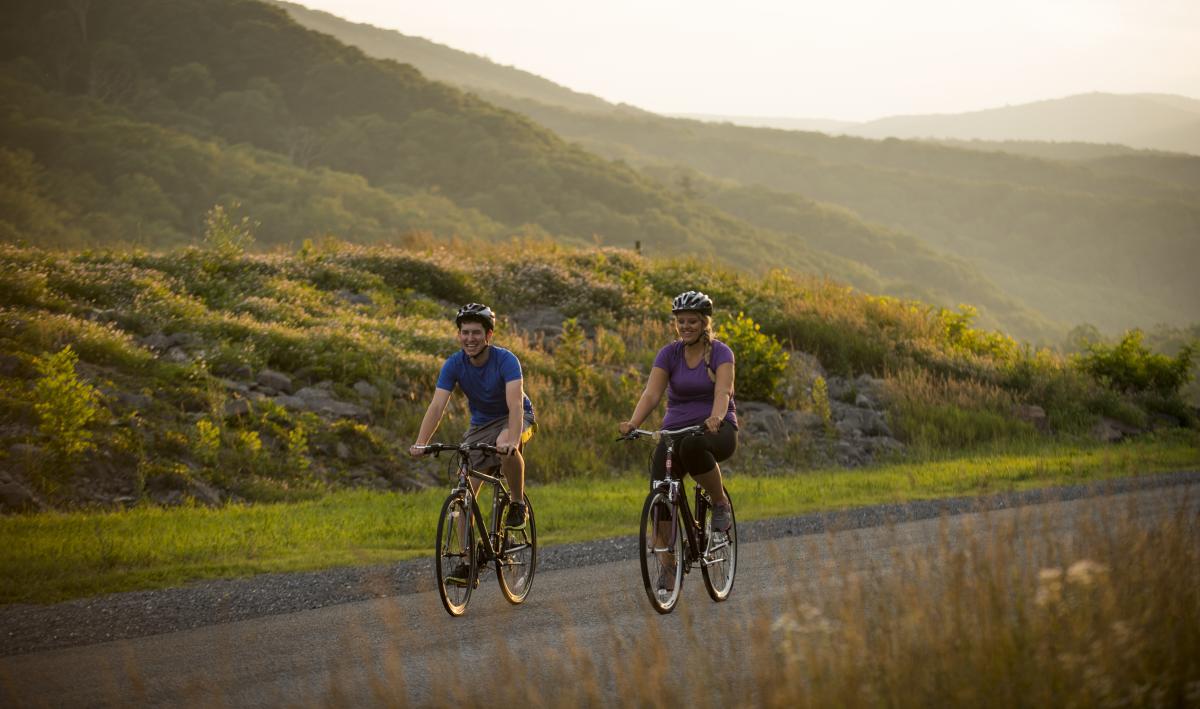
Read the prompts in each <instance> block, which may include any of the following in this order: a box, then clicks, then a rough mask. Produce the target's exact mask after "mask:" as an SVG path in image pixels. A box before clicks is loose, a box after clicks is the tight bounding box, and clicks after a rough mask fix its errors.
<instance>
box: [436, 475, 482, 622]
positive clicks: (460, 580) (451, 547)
mask: <svg viewBox="0 0 1200 709" xmlns="http://www.w3.org/2000/svg"><path fill="white" fill-rule="evenodd" d="M434 565H435V568H436V572H437V588H438V595H439V596H441V599H442V606H444V607H445V608H446V612H447V613H449V614H450V615H452V616H460V615H462V614H463V613H465V612H466V610H467V602H468V601H470V600H471V590H472V589H473V588H474V587H475V577H476V575H477V574H478V573H479V568H478V566H477V565H476V560H475V529H474V522H473V520H472V519H471V508H470V506H469V505H468V504H467V499H466V497H465V496H464V495H463V494H461V493H457V492H455V493H451V494H450V496H449V497H447V498H446V501H445V502H444V503H442V513H441V516H440V517H438V526H437V547H436V548H435V549H434ZM464 567H465V571H464ZM464 577H465V578H464Z"/></svg>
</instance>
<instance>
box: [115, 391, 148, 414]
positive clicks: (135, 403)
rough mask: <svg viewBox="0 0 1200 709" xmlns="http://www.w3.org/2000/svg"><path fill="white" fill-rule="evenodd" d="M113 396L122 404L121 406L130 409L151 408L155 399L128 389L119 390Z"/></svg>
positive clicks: (141, 409)
mask: <svg viewBox="0 0 1200 709" xmlns="http://www.w3.org/2000/svg"><path fill="white" fill-rule="evenodd" d="M113 398H115V399H116V400H117V403H119V404H121V406H124V407H125V408H128V409H133V410H135V411H144V410H146V409H148V408H150V405H151V404H153V403H154V400H153V399H151V398H150V397H148V396H146V395H145V394H134V393H133V392H128V391H118V392H116V393H115V394H113Z"/></svg>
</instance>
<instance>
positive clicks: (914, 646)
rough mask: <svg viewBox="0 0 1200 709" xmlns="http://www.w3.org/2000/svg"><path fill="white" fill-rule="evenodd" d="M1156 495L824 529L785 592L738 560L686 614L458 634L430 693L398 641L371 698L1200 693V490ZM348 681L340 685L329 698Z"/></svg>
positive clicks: (1035, 700) (674, 700)
mask: <svg viewBox="0 0 1200 709" xmlns="http://www.w3.org/2000/svg"><path fill="white" fill-rule="evenodd" d="M1131 499H1132V498H1131ZM1145 504H1152V503H1147V502H1145V501H1144V500H1143V501H1142V502H1129V501H1120V502H1117V501H1102V502H1098V503H1088V504H1086V505H1083V506H1081V507H1080V508H1079V511H1078V512H1072V513H1071V514H1072V515H1076V517H1075V518H1074V519H1073V520H1072V521H1071V522H1070V524H1069V525H1066V526H1064V519H1063V518H1062V517H1061V516H1060V515H1061V512H1057V511H1055V510H1054V508H1049V509H1047V510H1039V509H1038V508H1030V511H1026V512H1021V513H1019V514H1009V513H1002V514H1000V515H991V516H984V517H982V518H980V519H981V520H982V521H980V522H978V523H976V524H974V525H972V524H968V523H965V522H963V521H962V520H960V519H950V520H943V521H942V522H941V534H940V538H939V540H938V541H937V542H936V543H935V544H933V545H932V546H929V545H927V544H924V543H913V540H907V543H908V544H909V545H908V546H905V543H906V534H907V532H906V531H905V529H904V528H903V527H901V528H897V529H895V530H888V531H887V534H886V535H884V536H888V537H892V538H894V539H896V540H898V541H899V542H900V545H899V546H898V547H895V548H898V549H899V551H895V552H892V553H890V554H888V553H884V554H881V555H877V556H871V555H869V554H868V555H865V556H863V555H855V556H854V558H848V557H843V556H839V553H838V552H836V551H831V549H835V548H836V547H835V545H832V544H828V545H826V544H825V543H824V540H822V539H819V538H817V539H814V540H812V541H811V542H810V543H809V550H808V552H807V554H806V556H808V557H809V558H810V559H813V560H815V561H814V563H813V564H811V565H810V566H815V567H816V568H819V569H821V570H820V571H819V572H818V573H806V574H804V575H797V574H789V573H788V570H789V568H796V566H795V565H792V566H789V563H788V562H789V560H788V559H786V558H780V557H778V556H777V557H776V558H775V559H773V560H772V563H771V565H769V568H771V569H774V570H775V573H774V574H768V575H767V576H765V577H764V575H763V574H762V573H761V572H760V573H757V574H756V578H755V580H754V582H753V583H755V585H759V584H761V583H766V584H767V585H768V586H770V584H772V583H777V584H779V585H780V588H779V589H778V590H779V593H775V594H772V593H770V592H769V589H768V592H767V593H765V594H764V593H760V594H757V597H755V598H753V599H751V598H748V597H747V596H748V595H749V594H748V589H747V588H745V586H747V585H749V584H750V583H751V581H749V580H747V579H746V578H743V579H739V580H740V582H741V584H742V585H743V588H741V589H739V590H740V591H741V595H742V598H740V599H739V598H738V593H737V592H736V591H735V595H734V598H733V600H731V601H730V602H729V603H726V604H722V605H712V604H708V603H704V601H703V597H702V594H700V593H698V592H697V593H696V594H695V595H693V596H691V597H689V598H688V599H687V602H686V603H685V604H684V605H683V607H682V608H681V609H680V611H679V612H677V613H676V614H675V615H673V616H667V617H659V616H656V615H655V614H652V613H649V612H647V613H646V614H644V615H643V616H641V617H640V618H639V617H635V618H634V619H633V622H632V628H631V627H630V625H629V624H626V625H625V626H622V627H621V628H618V626H617V625H616V624H615V623H614V624H613V625H612V626H604V625H603V624H602V625H601V626H600V627H597V626H596V625H595V624H591V625H589V624H588V623H586V622H580V621H579V620H578V619H577V617H576V615H575V613H574V611H573V610H572V609H569V608H565V607H564V608H562V609H561V610H560V611H559V612H560V615H561V621H562V622H561V625H562V627H563V628H565V630H564V631H563V632H562V633H561V634H560V635H559V636H558V638H559V639H558V640H557V641H556V642H554V643H553V644H552V645H551V646H545V645H535V644H530V641H529V639H528V637H529V636H528V635H525V634H524V633H521V634H510V635H509V636H507V637H501V636H495V637H484V638H478V639H474V640H471V639H467V640H466V641H463V642H465V643H466V644H469V645H474V646H475V650H474V651H470V652H468V653H467V655H464V654H463V651H462V646H463V642H460V643H459V644H458V645H457V646H455V647H447V648H446V650H445V652H444V654H443V656H439V657H440V659H436V660H434V661H432V662H430V663H428V666H427V667H426V668H425V670H426V671H424V672H422V673H421V675H422V676H421V686H423V687H424V688H425V690H424V691H423V692H421V693H419V696H414V695H412V694H410V693H408V691H407V690H406V687H407V685H406V684H405V680H404V679H403V678H402V675H400V674H397V675H390V674H389V673H390V672H391V671H393V670H395V671H399V670H398V668H400V667H401V666H402V665H403V664H404V655H405V648H404V646H403V643H397V646H396V647H395V648H394V649H393V650H392V651H391V652H392V653H394V656H392V657H387V658H384V659H382V660H378V659H377V661H376V662H375V667H376V668H377V669H376V671H375V674H374V675H373V678H372V679H371V682H372V684H371V686H372V687H376V688H377V689H378V690H379V692H378V693H376V694H374V699H375V700H376V701H377V702H378V703H379V704H380V705H402V704H405V703H408V702H414V703H416V704H419V705H424V706H456V707H461V706H479V705H482V704H484V703H493V702H495V701H500V702H501V703H502V704H503V705H506V706H530V707H543V706H546V707H556V706H644V707H677V706H772V707H830V706H838V707H859V706H893V707H926V706H947V705H948V706H972V707H976V706H1005V707H1009V706H1087V707H1091V706H1162V707H1176V706H1196V705H1197V704H1198V703H1200V517H1198V514H1197V505H1196V504H1195V501H1193V500H1187V499H1181V500H1175V501H1170V502H1167V503H1165V506H1166V508H1167V509H1166V510H1165V511H1158V512H1152V513H1151V514H1147V509H1145V508H1142V509H1139V508H1138V505H1145ZM864 559H865V560H864ZM750 575H751V572H747V571H743V572H742V576H744V577H749V576H750ZM772 576H775V578H774V580H772V578H771V577H772ZM542 581H543V584H544V583H546V582H547V580H546V579H543V580H542ZM689 583H693V584H698V583H699V579H698V578H693V579H689ZM543 590H544V589H543ZM636 591H640V589H636ZM642 600H643V601H644V599H642ZM533 602H535V603H536V600H534V601H533ZM612 605H613V606H614V607H615V606H619V605H621V602H620V601H619V600H615V601H614V602H613V603H612ZM589 610H591V609H589ZM600 612H601V613H602V614H603V613H613V612H614V611H613V610H612V609H611V608H604V609H601V611H600ZM635 616H636V614H635ZM396 620H397V621H399V619H396ZM714 620H716V621H717V622H716V623H714V622H713V621H714ZM718 624H719V625H718ZM715 625H717V627H719V628H720V632H719V633H714V630H713V629H714V626H715ZM397 636H398V637H403V631H402V630H400V631H398V633H397ZM385 654H387V653H385ZM464 657H472V658H476V659H478V660H480V662H481V664H480V665H478V666H474V665H471V664H470V663H464ZM387 668H392V670H389V669H387ZM407 676H408V677H409V678H410V679H411V670H410V671H409V675H407ZM345 698H346V695H345V694H342V693H340V692H339V691H337V690H335V691H334V693H333V694H332V695H331V696H329V697H327V698H324V700H327V701H328V702H329V703H330V704H338V703H339V700H340V699H345ZM324 700H323V701H324ZM359 700H361V696H360V697H359Z"/></svg>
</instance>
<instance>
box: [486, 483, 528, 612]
mask: <svg viewBox="0 0 1200 709" xmlns="http://www.w3.org/2000/svg"><path fill="white" fill-rule="evenodd" d="M525 509H526V511H527V515H528V516H527V518H526V522H525V526H524V527H521V528H519V529H507V528H505V529H504V534H503V535H502V537H501V540H500V553H499V557H498V558H497V559H496V579H497V580H498V581H499V582H500V591H501V592H502V593H504V598H505V600H507V601H508V602H509V603H512V604H514V605H515V604H517V603H521V602H522V601H524V600H525V597H526V596H528V595H529V589H530V588H532V587H533V573H534V572H535V571H536V570H537V525H536V524H535V523H534V519H533V505H532V504H531V503H530V502H529V496H528V495H526V496H525Z"/></svg>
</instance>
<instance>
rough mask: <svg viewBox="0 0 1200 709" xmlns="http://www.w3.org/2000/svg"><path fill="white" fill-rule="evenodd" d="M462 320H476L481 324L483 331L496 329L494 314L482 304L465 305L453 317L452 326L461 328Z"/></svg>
mask: <svg viewBox="0 0 1200 709" xmlns="http://www.w3.org/2000/svg"><path fill="white" fill-rule="evenodd" d="M463 320H476V321H478V322H481V323H483V327H484V328H485V329H488V330H494V329H496V314H495V313H493V312H492V309H491V308H489V307H488V306H486V305H484V304H483V303H467V304H466V305H464V306H462V307H461V308H459V309H458V315H456V316H454V326H455V327H462V323H463Z"/></svg>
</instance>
